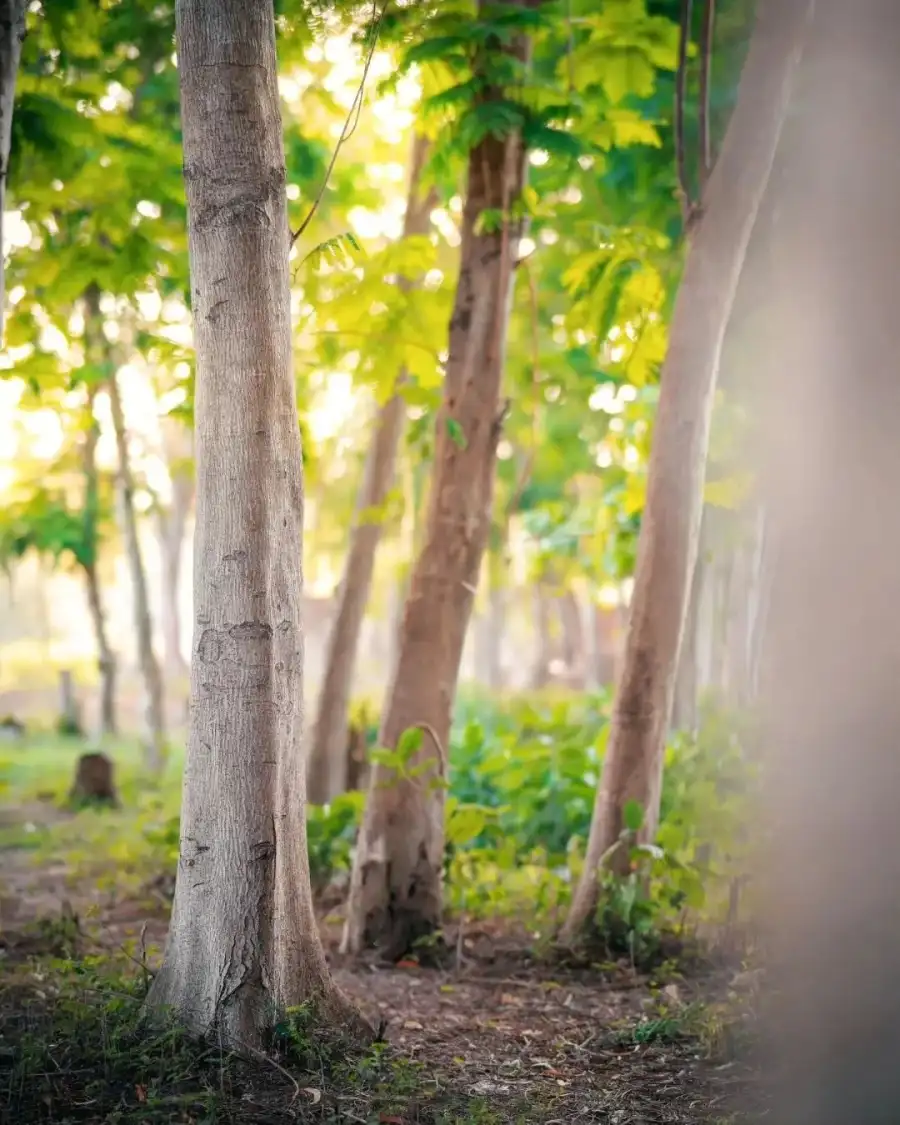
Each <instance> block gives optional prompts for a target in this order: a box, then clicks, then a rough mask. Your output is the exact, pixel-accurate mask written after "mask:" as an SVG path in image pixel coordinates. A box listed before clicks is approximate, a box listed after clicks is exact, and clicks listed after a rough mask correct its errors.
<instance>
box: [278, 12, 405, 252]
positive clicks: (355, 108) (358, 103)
mask: <svg viewBox="0 0 900 1125" xmlns="http://www.w3.org/2000/svg"><path fill="white" fill-rule="evenodd" d="M389 3H390V0H384V3H383V4H382V5H381V10H380V11H378V12H375V13H373V17H374V18H373V23H372V42H371V43H370V44H369V53H368V55H367V56H366V61H365V65H364V66H363V72H362V78H361V79H360V82H359V88H358V89H357V91H356V95H355V97H354V98H353V101H352V102H351V104H350V111H349V112H348V114H347V120H346V121H345V122H344V127H343V129H342V130H341V135H340V136H339V137H338V141H337V144H336V145H335V146H334V152H333V153H332V154H331V162H330V163H329V165H328V168H327V170H326V172H325V177H324V179H323V180H322V183H321V186H320V187H319V191H318V194H317V195H316V198H315V199H314V200H313V204H312V207H310V209H309V211H308V212H307V214H306V218H305V219H304V220H303V221H302V222H301V224H300V226H299V227H298V228H297V229H296V230H295V231H293V232H292V234H291V243H290V244H291V246H293V245H294V243H295V242H296V241H297V239H298V238H299V237H300V235H301V234H303V232H304V231H305V230H306V228H307V227H308V226H309V224H310V222H311V221H312V218H313V216H314V215H315V213H316V211H317V210H318V208H319V204H320V203H321V202H322V197H323V196H324V194H325V189H326V188H327V187H328V181H329V180H330V179H331V173H332V172H333V171H334V166H335V164H336V163H337V158H338V155H339V154H340V151H341V149H342V148H343V147H344V145H345V144H346V143H347V141H348V140H349V139H350V138H351V137H352V136H353V134H354V132H355V131H356V126H357V125H358V124H359V115H360V113H361V112H362V104H363V99H364V97H365V90H366V80H367V79H368V77H369V67H371V65H372V59H373V58H374V57H375V48H376V47H377V46H378V32H379V30H380V29H381V22H382V20H383V19H384V14H385V12H386V11H387V8H388V4H389Z"/></svg>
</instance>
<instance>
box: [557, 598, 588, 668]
mask: <svg viewBox="0 0 900 1125" xmlns="http://www.w3.org/2000/svg"><path fill="white" fill-rule="evenodd" d="M556 608H557V610H558V612H559V621H560V626H561V629H562V643H563V660H564V661H565V664H566V680H567V682H568V684H569V685H570V686H571V687H573V688H578V689H580V690H584V687H585V683H586V680H587V676H586V661H585V637H584V628H583V623H582V620H581V610H580V609H579V606H578V600H577V599H576V597H575V595H574V594H573V593H572V591H571V590H566V591H565V592H564V593H562V594H561V595H560V596H559V597H558V598H557V599H556Z"/></svg>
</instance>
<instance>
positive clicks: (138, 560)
mask: <svg viewBox="0 0 900 1125" xmlns="http://www.w3.org/2000/svg"><path fill="white" fill-rule="evenodd" d="M107 393H108V394H109V405H110V411H111V413H112V420H113V429H114V430H115V434H116V448H117V451H118V457H119V464H118V474H117V475H118V486H119V503H120V505H121V512H122V531H123V533H124V538H125V553H126V556H127V558H128V568H129V570H130V571H131V590H132V596H133V598H134V629H135V634H136V638H137V649H138V663H139V665H140V669H141V678H142V680H143V682H144V697H145V707H146V712H145V722H146V732H145V739H146V742H145V753H146V763H147V769H148V770H149V771H150V772H151V773H154V774H158V773H160V772H161V770H162V768H163V766H164V764H165V759H166V721H165V712H164V702H163V681H162V673H161V672H160V668H159V661H158V660H157V659H156V653H155V651H154V649H153V622H152V619H151V617H150V598H149V596H148V593H147V572H146V570H145V569H144V559H143V556H142V555H141V543H140V538H139V536H138V525H137V513H136V512H135V510H134V478H133V476H132V472H131V458H130V456H129V452H128V433H127V431H126V429H125V415H124V412H123V410H122V399H121V396H120V394H119V383H118V378H117V376H116V374H115V372H113V374H112V375H111V376H110V379H109V382H108V383H107Z"/></svg>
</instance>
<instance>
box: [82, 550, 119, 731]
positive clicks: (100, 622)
mask: <svg viewBox="0 0 900 1125" xmlns="http://www.w3.org/2000/svg"><path fill="white" fill-rule="evenodd" d="M83 569H84V581H85V589H86V591H87V600H88V608H89V609H90V614H91V624H92V625H93V627H94V637H95V638H96V641H97V668H98V670H99V673H100V707H99V713H98V716H97V720H98V722H97V726H98V737H99V738H100V740H101V741H102V740H103V739H104V738H106V737H107V736H108V735H113V734H116V733H117V729H118V728H117V725H116V658H115V654H114V653H113V651H112V649H111V648H110V646H109V639H108V638H107V635H106V615H105V614H104V612H103V600H102V598H101V596H100V581H99V579H98V577H97V568H96V566H94V565H93V564H92V565H90V566H86V567H84V568H83Z"/></svg>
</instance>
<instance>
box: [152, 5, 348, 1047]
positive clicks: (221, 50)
mask: <svg viewBox="0 0 900 1125" xmlns="http://www.w3.org/2000/svg"><path fill="white" fill-rule="evenodd" d="M176 16H177V46H178V61H179V67H180V71H181V104H182V122H183V128H184V160H185V179H186V186H187V197H188V219H189V252H190V261H191V291H192V308H193V315H194V333H195V340H196V348H197V398H196V419H197V423H196V424H197V430H196V453H197V523H196V534H195V543H196V552H195V553H196V565H195V567H194V613H195V631H194V646H193V654H194V655H193V663H192V668H191V695H192V707H191V717H190V735H189V741H188V753H187V762H186V766H185V777H184V791H183V803H182V811H181V855H180V861H179V865H178V876H177V881H176V886H175V901H174V906H173V911H172V925H171V928H170V932H169V939H168V943H167V947H166V953H165V959H164V962H163V966H162V968H161V969H160V971H159V972H158V974H157V975H156V977H155V978H154V981H153V986H152V988H151V990H150V994H149V996H148V1005H149V1008H150V1009H151V1010H155V1011H159V1010H160V1009H165V1008H167V1007H171V1008H174V1010H175V1011H176V1012H177V1013H178V1015H179V1017H180V1019H181V1021H182V1022H183V1023H184V1024H185V1025H186V1026H187V1027H188V1029H189V1030H190V1031H192V1032H194V1033H196V1034H204V1035H206V1034H215V1035H216V1036H217V1038H220V1039H221V1041H223V1042H224V1043H225V1044H226V1045H227V1046H228V1047H232V1048H234V1049H236V1050H238V1051H248V1050H249V1051H251V1052H253V1051H256V1050H259V1049H261V1048H263V1047H264V1045H265V1043H266V1040H267V1038H268V1036H269V1034H270V1033H271V1031H272V1030H273V1028H274V1026H275V1024H276V1021H279V1020H281V1019H282V1018H283V1016H284V1013H285V1011H286V1010H287V1009H289V1008H293V1007H297V1006H300V1005H304V1006H306V1008H307V1009H308V1010H310V1011H311V1012H312V1014H313V1015H314V1016H316V1017H318V1018H319V1019H321V1020H322V1021H323V1022H326V1023H328V1024H329V1025H330V1026H332V1027H333V1026H334V1025H335V1024H340V1025H341V1026H342V1028H343V1029H344V1030H345V1031H348V1032H352V1033H353V1034H354V1036H364V1035H365V1034H366V1033H367V1031H368V1029H367V1027H366V1025H365V1023H364V1022H363V1021H362V1019H361V1017H360V1016H359V1014H358V1013H357V1012H356V1010H355V1009H354V1008H353V1007H352V1006H351V1005H350V1004H349V1002H348V1001H347V1000H345V999H344V997H343V996H342V995H341V994H340V993H339V991H338V990H337V988H336V987H335V985H334V984H333V982H332V980H331V977H330V974H329V972H328V968H327V966H326V963H325V956H324V952H323V949H322V945H321V942H320V939H319V934H318V929H317V926H316V919H315V915H314V912H313V903H312V892H311V888H310V876H309V861H308V856H307V851H306V776H305V771H304V767H303V753H302V745H301V740H302V718H303V714H302V707H303V704H302V700H303V625H302V600H303V578H302V570H301V559H302V544H303V466H302V459H301V453H300V431H299V426H298V421H297V407H296V398H295V388H294V379H293V371H292V341H291V323H290V288H289V287H290V277H289V270H288V248H289V234H288V224H287V204H286V197H285V166H284V148H283V141H282V132H281V111H280V103H279V97H278V82H277V75H276V58H275V23H274V13H273V9H272V5H271V3H269V2H268V0H179V3H178V5H177V11H176Z"/></svg>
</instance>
